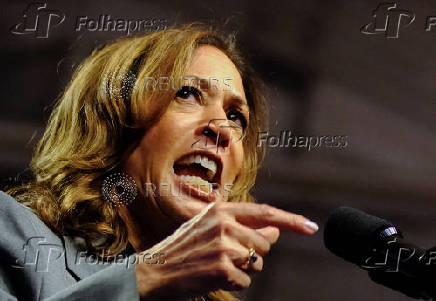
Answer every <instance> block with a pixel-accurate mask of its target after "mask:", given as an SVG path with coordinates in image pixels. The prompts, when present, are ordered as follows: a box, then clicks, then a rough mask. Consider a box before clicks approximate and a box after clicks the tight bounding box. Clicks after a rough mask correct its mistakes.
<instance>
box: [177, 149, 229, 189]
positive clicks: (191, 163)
mask: <svg viewBox="0 0 436 301" xmlns="http://www.w3.org/2000/svg"><path fill="white" fill-rule="evenodd" d="M222 165H223V164H222V162H221V159H220V158H219V157H217V156H215V155H213V154H211V153H207V152H201V151H197V152H192V153H189V154H187V155H184V156H182V157H181V158H180V159H178V160H177V161H176V162H175V163H174V166H173V168H174V173H175V174H176V175H177V176H178V177H179V180H180V181H181V182H182V183H183V184H184V186H187V187H188V188H190V191H189V192H191V190H194V192H199V193H203V194H209V195H210V194H211V193H212V192H213V191H214V190H216V189H218V188H219V186H220V183H221V172H222ZM197 194H198V193H197Z"/></svg>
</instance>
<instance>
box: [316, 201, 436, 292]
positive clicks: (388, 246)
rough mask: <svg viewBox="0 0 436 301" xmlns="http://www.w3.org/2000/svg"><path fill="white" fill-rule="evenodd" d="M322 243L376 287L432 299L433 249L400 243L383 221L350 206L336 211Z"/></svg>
mask: <svg viewBox="0 0 436 301" xmlns="http://www.w3.org/2000/svg"><path fill="white" fill-rule="evenodd" d="M324 244H325V246H326V247H327V249H328V250H329V251H331V252H332V253H333V254H335V255H337V256H339V257H341V258H343V259H345V260H346V261H349V262H351V263H354V264H357V265H358V266H359V267H361V268H363V269H365V270H367V271H368V273H369V276H370V278H371V279H372V280H373V281H374V282H376V283H378V284H381V285H384V286H387V287H389V288H391V289H394V290H397V291H400V292H402V293H404V294H406V295H408V296H409V297H412V298H415V299H424V300H429V299H431V298H436V268H435V266H436V247H435V248H433V249H431V250H428V251H426V250H423V249H421V248H418V247H416V246H415V245H413V244H409V243H407V242H404V241H403V236H402V234H401V231H400V230H399V229H398V228H397V227H395V226H394V225H393V224H392V223H391V222H389V221H387V220H384V219H381V218H379V217H376V216H373V215H369V214H367V213H365V212H363V211H360V210H357V209H354V208H351V207H345V206H343V207H339V208H336V209H335V210H333V212H332V213H331V214H330V216H329V218H328V220H327V223H326V226H325V230H324Z"/></svg>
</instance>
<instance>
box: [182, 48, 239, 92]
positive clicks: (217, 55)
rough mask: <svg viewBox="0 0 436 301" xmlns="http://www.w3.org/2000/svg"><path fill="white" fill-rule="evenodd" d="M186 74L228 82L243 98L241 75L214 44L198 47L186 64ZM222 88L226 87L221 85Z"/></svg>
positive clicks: (220, 83)
mask: <svg viewBox="0 0 436 301" xmlns="http://www.w3.org/2000/svg"><path fill="white" fill-rule="evenodd" d="M186 74H190V75H194V74H195V75H196V76H197V77H202V78H205V79H208V80H209V82H212V81H213V82H214V83H215V82H216V83H217V84H219V85H221V86H222V85H223V84H224V83H226V84H227V85H228V84H230V85H231V87H232V88H233V89H234V93H235V94H238V95H240V96H241V97H242V98H244V99H245V93H244V87H243V84H242V78H241V75H240V73H239V71H238V69H237V68H236V66H235V64H234V63H233V62H232V61H231V60H230V58H229V57H228V56H227V55H226V54H225V53H224V52H222V51H221V50H219V49H218V48H216V47H214V46H210V45H202V46H200V47H198V48H197V49H196V50H195V51H194V54H193V56H192V59H191V61H190V62H189V64H188V67H187V70H186ZM223 88H226V87H224V86H223Z"/></svg>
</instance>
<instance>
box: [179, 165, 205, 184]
mask: <svg viewBox="0 0 436 301" xmlns="http://www.w3.org/2000/svg"><path fill="white" fill-rule="evenodd" d="M174 172H175V173H176V175H178V176H197V177H199V178H202V179H203V180H205V181H209V178H208V176H207V170H206V169H205V168H203V167H201V165H198V164H191V165H175V166H174Z"/></svg>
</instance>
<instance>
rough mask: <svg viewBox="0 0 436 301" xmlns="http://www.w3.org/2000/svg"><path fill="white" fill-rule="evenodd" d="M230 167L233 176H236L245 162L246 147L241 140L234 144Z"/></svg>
mask: <svg viewBox="0 0 436 301" xmlns="http://www.w3.org/2000/svg"><path fill="white" fill-rule="evenodd" d="M232 147H233V149H232V151H231V152H230V153H231V160H230V161H231V162H229V163H230V166H232V168H231V169H230V171H231V174H232V177H236V175H238V174H239V173H240V172H241V169H242V166H243V163H244V147H243V146H242V143H241V142H238V143H236V144H233V145H232Z"/></svg>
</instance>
